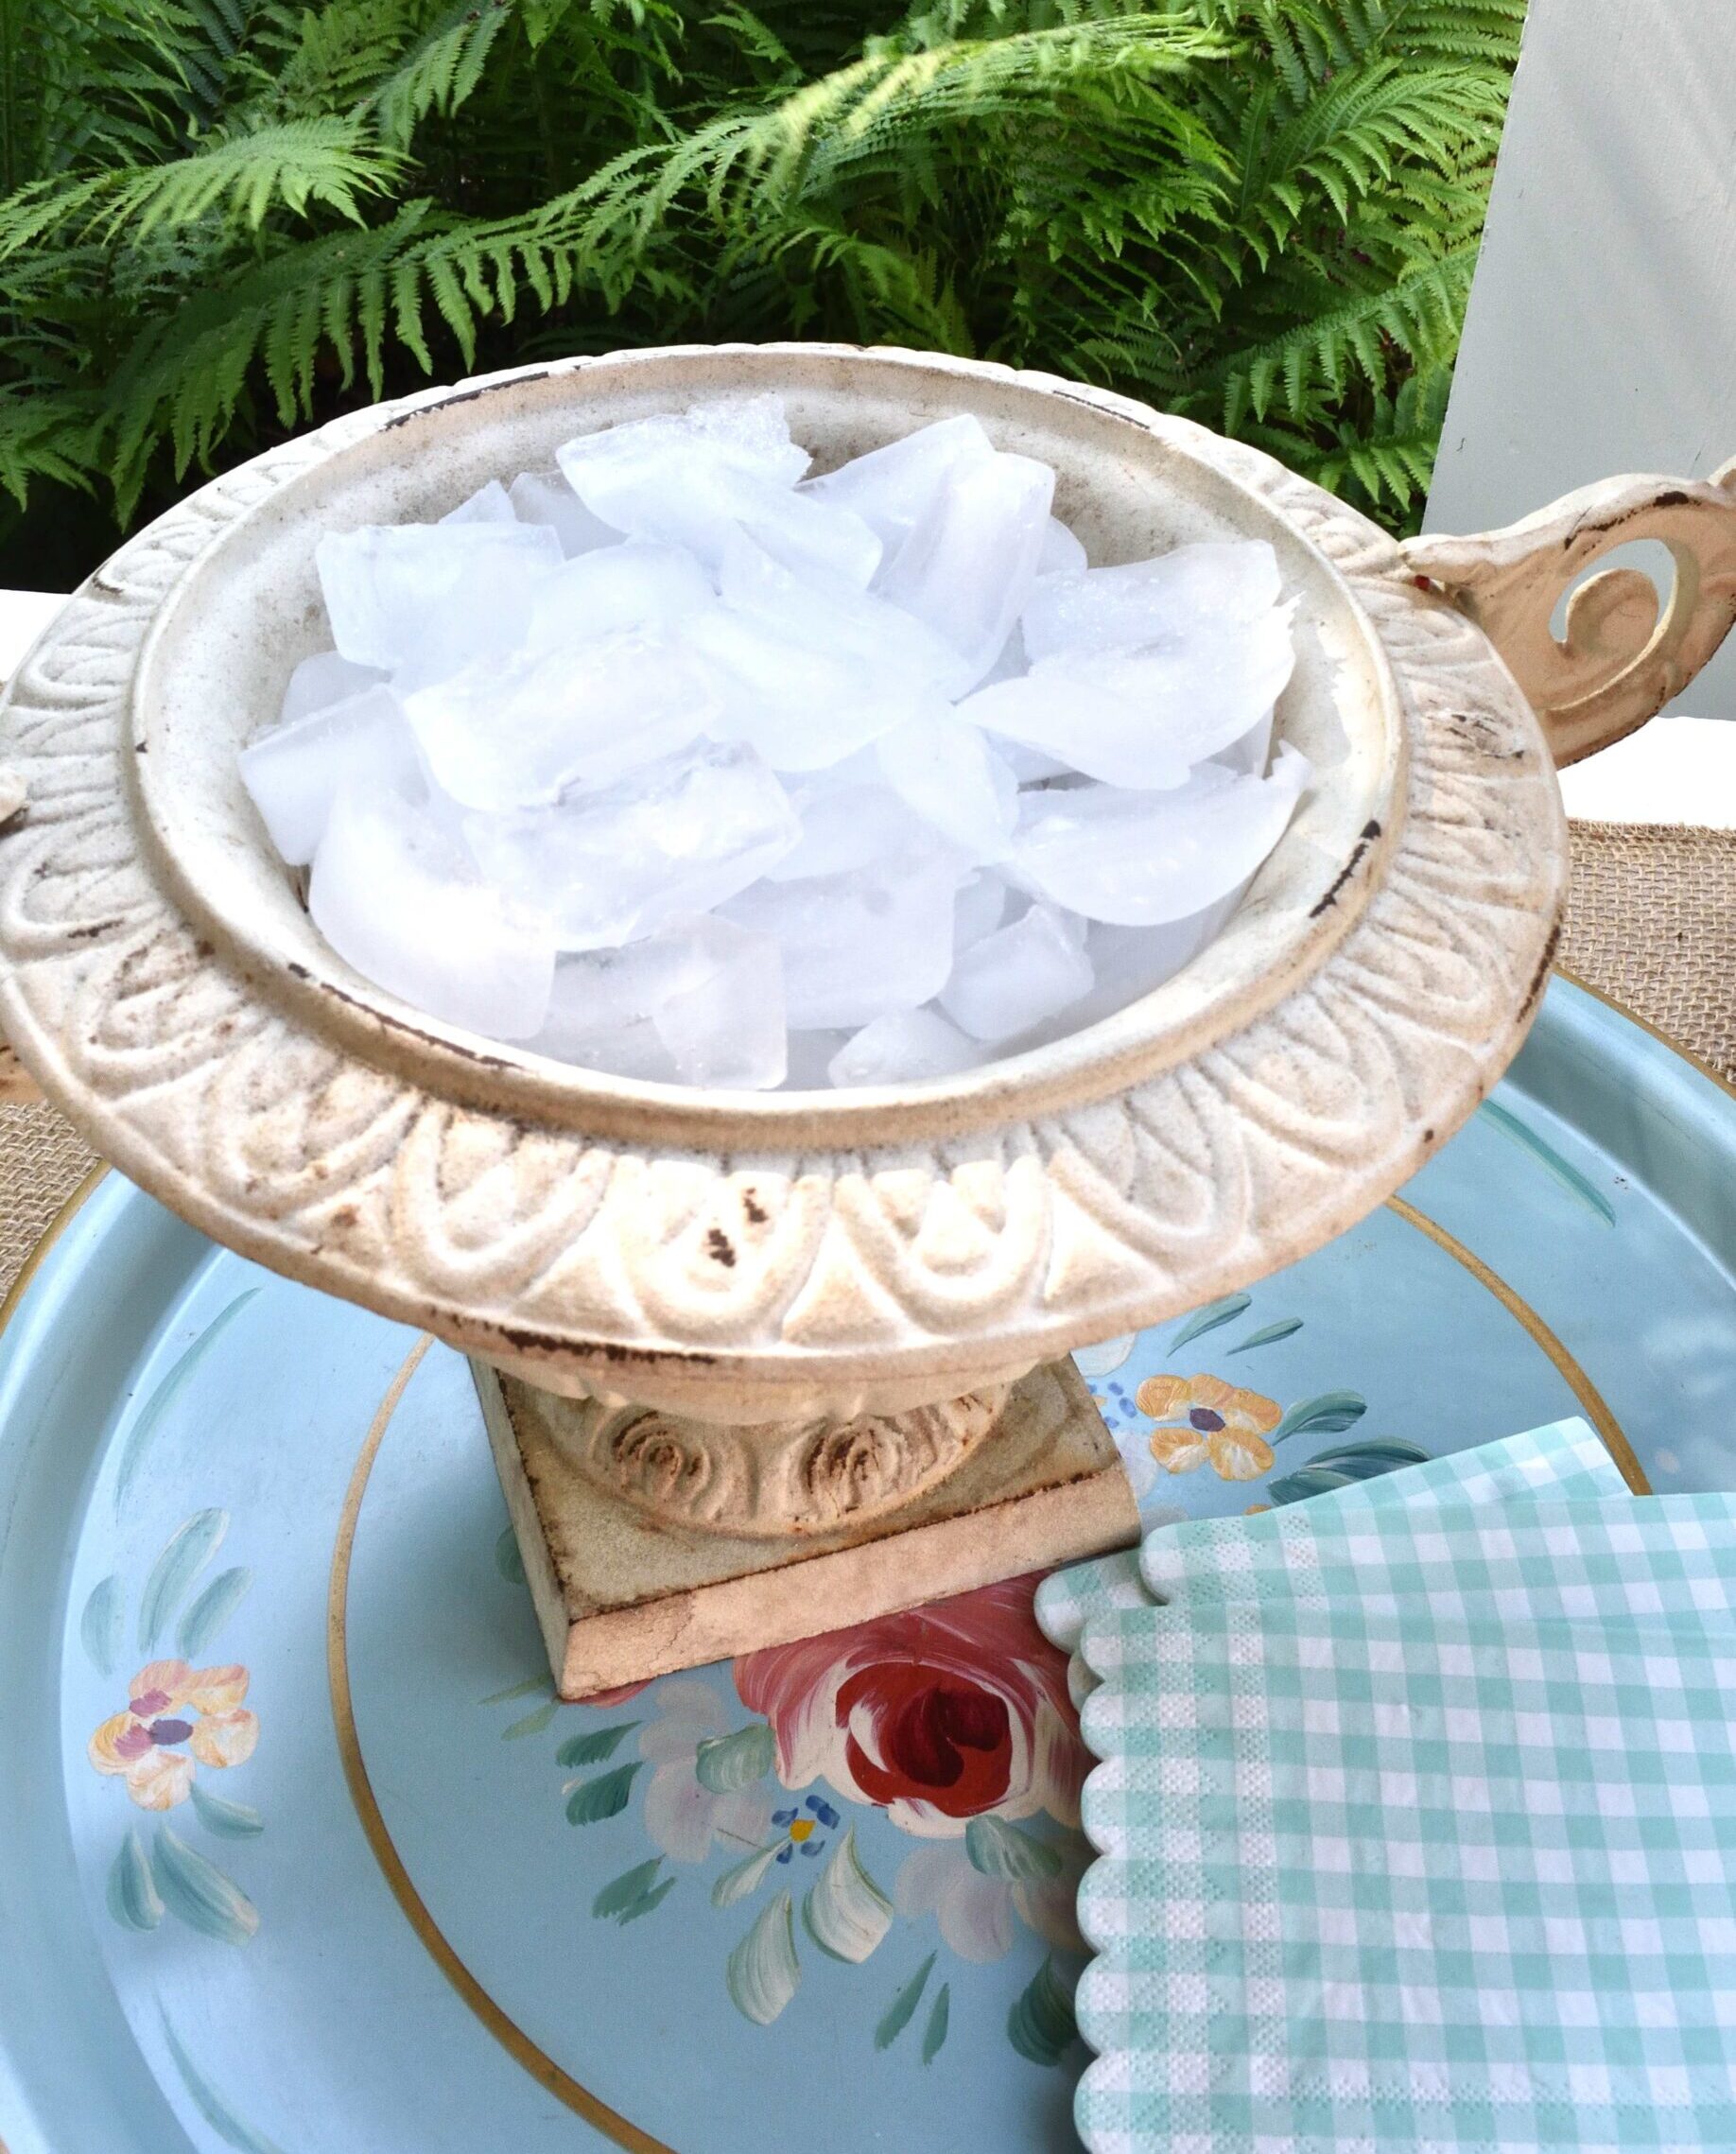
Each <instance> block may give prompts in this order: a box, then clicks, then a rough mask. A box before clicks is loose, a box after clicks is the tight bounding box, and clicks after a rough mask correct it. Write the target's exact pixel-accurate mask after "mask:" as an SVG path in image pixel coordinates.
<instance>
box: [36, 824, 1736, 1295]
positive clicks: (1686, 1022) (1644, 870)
mask: <svg viewBox="0 0 1736 2154" xmlns="http://www.w3.org/2000/svg"><path fill="white" fill-rule="evenodd" d="M1572 837H1573V895H1572V900H1571V905H1570V907H1569V910H1568V924H1567V934H1566V937H1565V940H1564V941H1563V944H1562V949H1561V960H1562V963H1563V964H1565V965H1566V966H1567V967H1568V968H1569V969H1570V970H1571V971H1572V972H1574V973H1576V974H1577V975H1578V977H1579V978H1580V979H1582V980H1584V981H1587V982H1588V984H1589V985H1590V986H1593V987H1596V988H1599V989H1601V990H1602V991H1603V993H1604V994H1606V995H1608V996H1610V997H1612V998H1613V999H1615V1000H1616V1001H1618V1002H1621V1003H1623V1005H1624V1006H1625V1007H1626V1008H1627V1009H1629V1010H1631V1011H1632V1012H1633V1013H1634V1014H1635V1016H1640V1017H1643V1018H1644V1019H1645V1020H1646V1022H1647V1023H1648V1024H1652V1025H1656V1026H1657V1028H1658V1031H1659V1032H1662V1033H1667V1034H1669V1035H1670V1037H1671V1038H1672V1039H1673V1040H1675V1041H1676V1042H1677V1044H1678V1045H1680V1046H1682V1047H1685V1048H1687V1049H1688V1050H1689V1051H1690V1052H1691V1053H1693V1054H1695V1055H1697V1056H1698V1057H1699V1058H1700V1060H1701V1061H1703V1062H1706V1063H1710V1065H1711V1067H1712V1068H1714V1069H1717V1070H1719V1071H1720V1072H1721V1073H1722V1074H1723V1075H1724V1076H1726V1077H1727V1078H1730V1079H1732V1080H1736V831H1727V830H1694V829H1676V828H1674V827H1672V826H1671V825H1652V824H1633V825H1624V824H1614V823H1576V824H1575V825H1573V829H1572ZM5 1081H6V1068H5V1062H4V1060H3V1059H0V1098H3V1097H4V1091H5ZM90 1166H91V1155H90V1153H89V1151H88V1150H87V1149H86V1147H85V1145H84V1144H83V1143H82V1141H81V1140H80V1139H79V1138H78V1137H77V1136H76V1135H75V1134H74V1132H73V1131H72V1130H71V1129H70V1128H69V1127H68V1126H67V1124H66V1123H65V1121H63V1120H61V1117H60V1116H59V1115H58V1114H57V1113H56V1112H55V1111H54V1109H53V1108H52V1107H49V1106H44V1105H43V1104H41V1103H37V1104H34V1105H5V1104H0V1293H4V1292H5V1290H6V1289H7V1288H8V1287H9V1285H10V1284H11V1282H12V1279H13V1277H14V1276H15V1275H16V1273H17V1271H18V1268H19V1266H20V1265H21V1264H22V1263H23V1262H24V1260H25V1259H26V1257H27V1256H28V1255H29V1253H30V1251H31V1249H32V1248H33V1247H34V1246H35V1244H36V1242H37V1240H38V1238H39V1237H40V1236H41V1235H42V1233H43V1230H44V1228H45V1227H46V1226H47V1225H49V1223H50V1221H51V1220H52V1219H53V1218H54V1216H55V1214H56V1213H57V1212H58V1211H59V1210H60V1208H61V1206H62V1205H63V1204H64V1203H65V1202H66V1200H67V1198H68V1197H69V1196H70V1195H71V1194H72V1192H73V1190H75V1189H77V1187H78V1183H79V1181H80V1180H81V1179H82V1177H83V1176H84V1175H85V1173H88V1172H89V1169H90Z"/></svg>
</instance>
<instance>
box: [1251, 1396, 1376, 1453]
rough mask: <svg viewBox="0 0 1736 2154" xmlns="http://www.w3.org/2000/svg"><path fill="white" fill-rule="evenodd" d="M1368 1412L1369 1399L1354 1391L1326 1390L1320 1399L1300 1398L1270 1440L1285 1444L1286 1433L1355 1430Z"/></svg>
mask: <svg viewBox="0 0 1736 2154" xmlns="http://www.w3.org/2000/svg"><path fill="white" fill-rule="evenodd" d="M1367 1411H1368V1401H1367V1400H1366V1399H1365V1398H1363V1397H1362V1396H1361V1394H1360V1393H1358V1392H1354V1391H1323V1392H1322V1393H1321V1394H1320V1396H1319V1397H1318V1398H1303V1399H1299V1400H1298V1401H1297V1402H1296V1404H1295V1405H1293V1407H1291V1409H1290V1411H1289V1412H1288V1413H1287V1414H1286V1415H1285V1416H1284V1418H1283V1419H1282V1420H1281V1421H1280V1422H1279V1423H1278V1425H1277V1427H1276V1429H1274V1430H1273V1432H1272V1434H1271V1437H1270V1438H1269V1441H1270V1442H1272V1443H1274V1444H1281V1443H1282V1442H1283V1441H1284V1439H1285V1437H1286V1436H1313V1435H1319V1436H1336V1435H1341V1434H1342V1433H1344V1431H1345V1429H1353V1428H1355V1426H1356V1424H1357V1423H1358V1422H1359V1421H1360V1420H1361V1419H1362V1417H1363V1415H1364V1414H1366V1413H1367Z"/></svg>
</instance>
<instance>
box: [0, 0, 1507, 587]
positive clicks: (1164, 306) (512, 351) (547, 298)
mask: <svg viewBox="0 0 1736 2154" xmlns="http://www.w3.org/2000/svg"><path fill="white" fill-rule="evenodd" d="M1522 10H1523V0H1170V4H1169V5H1168V6H1166V7H1164V8H1161V9H1154V8H1151V7H1140V6H1135V5H1130V4H1128V0H935V4H933V5H929V6H923V7H919V8H917V9H914V10H912V11H911V12H910V13H907V14H904V15H899V14H897V13H896V11H895V9H894V8H893V7H891V6H888V5H884V4H882V5H879V6H876V5H872V4H869V0H858V4H855V5H852V4H850V0H761V4H760V5H759V6H758V7H757V8H756V9H750V8H748V7H747V6H746V5H743V4H742V0H457V4H456V5H454V4H452V0H324V4H323V5H319V6H294V5H291V4H289V0H0V582H15V583H19V584H24V585H34V586H39V587H45V588H58V587H66V586H68V585H70V584H71V583H72V582H74V581H76V580H77V578H78V577H79V576H81V575H82V574H84V573H85V572H86V571H87V570H88V569H89V568H90V567H91V566H92V565H94V564H95V562H96V561H97V560H99V559H100V558H101V557H102V555H103V554H105V553H106V552H108V551H109V550H110V549H111V547H113V544H114V543H115V539H116V536H117V534H118V532H119V531H121V530H126V529H129V528H130V527H131V526H133V525H134V524H136V523H137V522H139V521H141V520H143V519H144V518H146V517H148V516H149V515H151V514H153V513H155V512H157V510H159V509H160V508H161V507H162V506H164V505H165V502H167V501H168V500H170V499H172V498H173V497H174V496H175V495H177V494H178V493H179V492H182V491H184V489H185V488H186V487H187V486H188V485H190V484H192V483H195V482H196V481H197V479H198V478H199V477H200V476H201V475H202V474H203V473H205V472H207V471H210V470H215V469H219V468H221V467H222V466H224V465H225V464H228V463H231V462H234V461H236V460H240V459H242V458H244V457H247V456H249V455H252V453H253V452H254V451H255V450H256V449H258V448H260V447H263V446H265V445H268V444H269V443H271V442H272V441H275V440H277V439H279V438H281V437H282V436H283V435H284V434H285V433H286V432H288V431H292V430H294V429H296V428H298V427H300V426H304V425H306V424H308V423H310V422H314V421H318V420H321V419H324V418H328V417H330V416H331V415H332V414H334V413H335V412H337V411H339V410H340V409H342V408H345V407H347V406H349V405H352V404H355V403H356V402H358V401H362V400H367V399H372V398H374V397H377V396H380V395H383V394H391V393H393V392H396V391H402V390H404V389H407V388H409V387H412V386H414V384H415V383H416V382H418V381H420V380H421V379H422V378H424V377H425V376H426V375H429V374H432V375H433V376H435V377H436V378H450V377H452V376H455V375H456V374H458V373H460V372H465V371H470V370H474V369H478V368H484V367H490V366H502V365H509V364H512V363H514V362H516V361H521V360H527V359H533V358H535V357H538V356H549V355H553V354H557V353H562V352H568V351H591V350H599V351H600V350H608V349H610V348H612V347H616V346H619V345H625V344H640V343H655V342H668V341H679V340H686V339H724V338H748V339H772V338H779V337H790V336H801V337H837V338H842V339H853V340H864V341H873V340H878V341H892V342H899V343H907V344H915V345H927V346H932V347H938V348H941V349H944V350H947V351H953V352H962V353H970V354H975V355H978V356H987V357H992V358H998V359H1004V360H1008V361H1011V362H1013V363H1015V364H1020V363H1028V364H1033V365H1038V366H1042V367H1046V368H1049V369H1051V370H1053V371H1057V372H1060V373H1068V374H1072V375H1075V376H1078V377H1081V378H1084V379H1086V380H1090V381H1096V382H1105V383H1108V384H1111V385H1113V386H1115V387H1118V388H1120V389H1123V390H1126V391H1129V392H1130V393H1132V394H1135V395H1138V396H1142V397H1144V398H1146V399H1148V400H1150V401H1152V402H1154V403H1157V404H1160V405H1163V406H1165V407H1167V408H1172V409H1175V410H1180V411H1184V412H1188V413H1190V414H1192V415H1194V416H1196V417H1198V418H1201V419H1204V420H1205V421H1207V423H1209V424H1211V425H1214V426H1221V427H1224V429H1225V430H1227V431H1229V432H1231V433H1234V434H1238V435H1241V436H1242V437H1244V438H1246V439H1249V440H1252V441H1255V442H1258V443H1260V444H1261V445H1262V446H1264V447H1267V448H1269V449H1272V450H1273V451H1275V452H1276V454H1277V455H1278V456H1280V457H1282V458H1284V459H1285V460H1287V461H1289V462H1291V463H1292V464H1293V465H1295V466H1296V467H1297V468H1299V469H1301V470H1303V471H1306V472H1308V473H1310V474H1311V476H1313V477H1315V478H1319V479H1320V480H1322V481H1323V482H1324V483H1325V484H1327V485H1328V486H1331V487H1333V488H1335V489H1338V490H1339V491H1341V492H1344V493H1345V494H1346V495H1350V496H1351V497H1352V498H1354V499H1355V500H1357V501H1358V502H1359V504H1360V505H1361V506H1363V507H1364V508H1368V509H1371V510H1372V511H1373V512H1375V513H1377V514H1379V515H1380V516H1382V517H1383V518H1384V520H1386V521H1387V522H1389V523H1391V524H1393V525H1394V526H1395V528H1399V529H1404V528H1408V522H1409V518H1410V517H1411V515H1412V514H1413V513H1414V512H1415V507H1416V506H1417V505H1418V504H1419V502H1420V498H1421V495H1422V492H1423V491H1424V490H1425V489H1426V486H1427V482H1428V477H1429V471H1430V465H1431V461H1432V454H1433V448H1434V443H1435V440H1436V437H1437V435H1438V432H1439V428H1440V421H1441V415H1442V412H1443V409H1444V407H1445V399H1446V389H1447V383H1448V379H1449V373H1450V365H1451V360H1452V355H1453V352H1454V350H1455V347H1456V344H1457V340H1458V334H1459V326H1460V321H1461V318H1462V314H1463V308H1464V303H1465V296H1466V293H1467V289H1468V287H1469V283H1470V275H1471V269H1472V267H1473V264H1474V262H1475V257H1476V250H1477V243H1478V237H1479V235H1480V232H1481V229H1482V221H1483V215H1484V204H1485V200H1486V194H1487V185H1488V179H1489V174H1490V170H1491V167H1492V165H1493V161H1494V155H1495V150H1496V148H1497V144H1498V141H1499V136H1500V129H1501V123H1502V114H1503V111H1504V103H1505V96H1506V90H1507V82H1508V78H1509V75H1510V72H1511V68H1512V64H1513V61H1514V60H1515V58H1516V57H1517V50H1518V43H1519V27H1520V22H1521V17H1522Z"/></svg>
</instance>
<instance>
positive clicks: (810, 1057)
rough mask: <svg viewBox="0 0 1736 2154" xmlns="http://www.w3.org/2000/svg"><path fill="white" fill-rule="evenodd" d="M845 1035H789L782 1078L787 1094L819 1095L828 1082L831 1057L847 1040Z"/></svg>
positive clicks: (810, 1033) (828, 1033)
mask: <svg viewBox="0 0 1736 2154" xmlns="http://www.w3.org/2000/svg"><path fill="white" fill-rule="evenodd" d="M849 1036H850V1035H849V1034H848V1033H846V1032H836V1031H833V1032H824V1033H814V1032H807V1033H791V1034H790V1060H789V1068H788V1069H787V1070H786V1072H785V1076H784V1089H785V1090H786V1091H787V1092H823V1091H825V1088H826V1086H828V1085H829V1084H830V1083H831V1081H832V1080H831V1077H830V1075H829V1074H828V1072H829V1070H830V1068H831V1063H832V1057H833V1056H834V1055H835V1054H836V1053H837V1052H838V1051H839V1049H840V1048H841V1047H842V1045H843V1044H844V1042H845V1040H847V1039H848V1038H849Z"/></svg>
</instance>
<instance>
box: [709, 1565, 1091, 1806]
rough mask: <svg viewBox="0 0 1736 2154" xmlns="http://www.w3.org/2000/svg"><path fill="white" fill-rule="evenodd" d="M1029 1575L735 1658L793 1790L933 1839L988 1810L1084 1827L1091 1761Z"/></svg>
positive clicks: (1063, 1665) (1061, 1660) (1063, 1663)
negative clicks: (1082, 1806) (870, 1811)
mask: <svg viewBox="0 0 1736 2154" xmlns="http://www.w3.org/2000/svg"><path fill="white" fill-rule="evenodd" d="M1035 1584H1036V1581H1035V1579H1034V1578H1032V1577H1024V1578H1009V1579H1006V1580H1004V1581H1003V1582H1002V1583H1001V1584H999V1585H996V1586H984V1587H981V1589H978V1590H977V1591H975V1592H970V1593H960V1594H957V1595H955V1596H954V1597H953V1598H952V1599H950V1600H945V1601H935V1602H933V1603H931V1604H930V1605H929V1607H925V1608H911V1609H910V1610H908V1611H906V1612H905V1613H903V1614H899V1615H890V1616H880V1617H877V1618H876V1619H875V1620H874V1621H873V1622H871V1623H864V1624H857V1625H856V1626H855V1627H854V1628H852V1629H849V1630H837V1631H832V1632H829V1633H827V1634H826V1635H825V1636H824V1637H820V1638H814V1639H808V1640H806V1641H804V1642H802V1643H800V1644H796V1645H776V1646H771V1647H769V1648H767V1649H766V1650H765V1651H764V1652H760V1653H752V1654H748V1655H746V1656H745V1657H744V1658H742V1659H738V1661H737V1662H736V1689H737V1691H738V1694H739V1695H740V1698H741V1702H742V1703H743V1704H744V1705H745V1706H746V1707H747V1708H748V1709H749V1711H753V1712H761V1713H764V1714H765V1716H766V1718H767V1719H768V1720H769V1721H770V1723H771V1727H772V1732H773V1738H774V1740H775V1744H776V1756H775V1763H776V1768H777V1777H778V1779H779V1780H780V1781H782V1782H783V1784H784V1785H785V1786H786V1787H789V1788H802V1787H807V1786H809V1785H810V1784H811V1783H812V1782H813V1781H817V1780H824V1781H826V1782H827V1783H828V1785H830V1786H831V1787H832V1788H833V1789H835V1790H836V1791H837V1793H838V1794H840V1795H841V1796H842V1797H843V1798H844V1799H845V1800H846V1801H849V1802H863V1803H875V1804H879V1805H883V1806H884V1808H885V1810H886V1813H887V1815H888V1816H889V1817H890V1818H891V1820H892V1822H893V1823H894V1825H897V1826H899V1827H900V1828H901V1829H902V1830H903V1831H905V1832H907V1833H916V1834H919V1835H922V1836H924V1837H928V1838H952V1837H958V1836H960V1835H962V1834H963V1833H964V1831H965V1828H966V1826H967V1824H968V1823H969V1821H970V1819H971V1818H973V1817H977V1816H981V1815H984V1814H986V1813H989V1812H993V1813H994V1814H995V1815H997V1816H1000V1817H1009V1818H1011V1817H1029V1816H1032V1815H1035V1814H1036V1813H1037V1812H1039V1811H1047V1812H1048V1813H1049V1814H1050V1816H1052V1817H1055V1818H1058V1819H1059V1820H1060V1821H1061V1822H1062V1823H1063V1824H1076V1823H1077V1821H1078V1817H1079V1788H1080V1782H1081V1781H1083V1779H1084V1778H1085V1769H1086V1766H1087V1764H1088V1762H1089V1761H1088V1760H1087V1759H1086V1757H1085V1750H1084V1748H1083V1746H1081V1744H1080V1741H1079V1735H1078V1729H1077V1724H1076V1722H1075V1719H1074V1715H1073V1709H1072V1706H1071V1704H1070V1703H1069V1702H1068V1694H1067V1660H1066V1657H1065V1656H1064V1655H1063V1654H1061V1653H1058V1652H1057V1651H1056V1650H1055V1648H1054V1647H1053V1646H1052V1645H1050V1642H1049V1641H1048V1640H1047V1639H1046V1638H1045V1637H1044V1636H1043V1634H1042V1632H1041V1631H1039V1630H1038V1628H1037V1626H1036V1623H1035V1619H1034V1618H1033V1614H1032V1607H1031V1602H1032V1594H1033V1591H1034V1589H1035Z"/></svg>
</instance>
